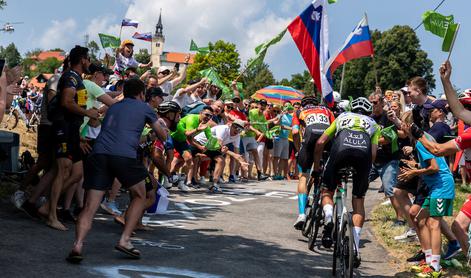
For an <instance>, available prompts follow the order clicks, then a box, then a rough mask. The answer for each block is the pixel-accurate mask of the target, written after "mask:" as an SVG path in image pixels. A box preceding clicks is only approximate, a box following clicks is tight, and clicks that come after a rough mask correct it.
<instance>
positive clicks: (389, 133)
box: [381, 125, 399, 153]
mask: <svg viewBox="0 0 471 278" xmlns="http://www.w3.org/2000/svg"><path fill="white" fill-rule="evenodd" d="M381 136H383V137H384V138H386V139H387V140H388V141H389V142H391V151H392V152H393V153H395V152H397V151H398V150H399V145H398V144H397V132H396V127H395V126H394V125H392V126H389V127H386V128H383V129H382V130H381Z"/></svg>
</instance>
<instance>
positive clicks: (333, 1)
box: [329, 0, 337, 4]
mask: <svg viewBox="0 0 471 278" xmlns="http://www.w3.org/2000/svg"><path fill="white" fill-rule="evenodd" d="M334 3H337V0H329V4H334Z"/></svg>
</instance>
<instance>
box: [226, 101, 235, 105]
mask: <svg viewBox="0 0 471 278" xmlns="http://www.w3.org/2000/svg"><path fill="white" fill-rule="evenodd" d="M224 104H226V105H227V104H234V102H233V101H232V100H226V101H224Z"/></svg>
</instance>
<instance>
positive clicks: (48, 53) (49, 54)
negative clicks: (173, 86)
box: [31, 51, 65, 62]
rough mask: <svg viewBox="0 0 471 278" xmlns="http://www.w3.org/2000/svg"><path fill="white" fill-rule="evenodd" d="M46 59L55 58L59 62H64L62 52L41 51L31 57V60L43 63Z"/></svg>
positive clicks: (63, 53)
mask: <svg viewBox="0 0 471 278" xmlns="http://www.w3.org/2000/svg"><path fill="white" fill-rule="evenodd" d="M48 58H56V59H57V60H59V61H61V62H62V61H64V59H65V52H63V51H43V52H40V53H39V54H38V55H35V56H31V59H34V60H36V61H44V60H46V59H48Z"/></svg>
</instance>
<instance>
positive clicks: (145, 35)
mask: <svg viewBox="0 0 471 278" xmlns="http://www.w3.org/2000/svg"><path fill="white" fill-rule="evenodd" d="M132 38H133V39H137V40H143V41H148V42H152V33H150V32H149V33H142V34H139V33H138V32H136V33H134V35H132Z"/></svg>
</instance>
